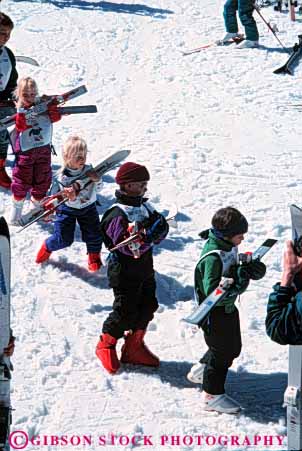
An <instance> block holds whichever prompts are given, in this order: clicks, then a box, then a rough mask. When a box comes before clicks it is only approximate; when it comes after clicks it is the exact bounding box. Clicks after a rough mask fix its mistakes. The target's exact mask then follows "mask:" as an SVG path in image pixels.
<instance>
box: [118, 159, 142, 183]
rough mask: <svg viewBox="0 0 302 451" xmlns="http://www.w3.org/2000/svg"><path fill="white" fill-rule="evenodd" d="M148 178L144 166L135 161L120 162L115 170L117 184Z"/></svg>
mask: <svg viewBox="0 0 302 451" xmlns="http://www.w3.org/2000/svg"><path fill="white" fill-rule="evenodd" d="M147 180H150V174H149V172H148V170H147V168H146V167H145V166H142V165H141V164H137V163H131V161H129V162H128V163H124V164H122V166H121V167H120V168H119V170H118V171H117V174H116V177H115V181H116V183H117V184H118V185H123V184H125V183H132V182H144V181H147Z"/></svg>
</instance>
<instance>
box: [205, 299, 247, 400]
mask: <svg viewBox="0 0 302 451" xmlns="http://www.w3.org/2000/svg"><path fill="white" fill-rule="evenodd" d="M210 315H211V316H210V326H209V333H205V334H204V338H205V341H206V344H207V345H208V347H209V349H208V351H207V352H206V353H205V355H204V356H203V357H202V359H201V360H200V362H201V363H205V364H206V366H205V369H204V373H203V384H202V388H203V390H204V391H205V392H206V393H209V394H211V395H221V394H223V393H224V392H225V390H224V384H225V380H226V377H227V372H228V369H229V368H230V366H231V365H232V363H233V360H234V359H235V358H236V357H238V356H239V354H240V351H241V334H240V322H239V313H238V310H237V309H236V310H235V311H234V312H232V313H225V309H224V307H216V308H214V309H213V311H212V312H211V314H210Z"/></svg>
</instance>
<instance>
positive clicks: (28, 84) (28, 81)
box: [14, 77, 38, 103]
mask: <svg viewBox="0 0 302 451" xmlns="http://www.w3.org/2000/svg"><path fill="white" fill-rule="evenodd" d="M24 88H33V89H34V90H35V91H36V95H38V85H37V83H36V81H35V80H34V79H33V78H31V77H22V78H20V80H19V81H18V84H17V87H16V89H15V93H14V94H15V97H16V98H17V100H18V103H20V94H21V92H22V90H23V89H24Z"/></svg>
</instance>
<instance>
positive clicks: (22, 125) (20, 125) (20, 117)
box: [15, 113, 31, 132]
mask: <svg viewBox="0 0 302 451" xmlns="http://www.w3.org/2000/svg"><path fill="white" fill-rule="evenodd" d="M15 120H16V129H17V131H18V132H24V130H27V129H28V128H30V127H31V126H30V125H27V123H26V117H25V114H24V113H17V114H16V119H15Z"/></svg>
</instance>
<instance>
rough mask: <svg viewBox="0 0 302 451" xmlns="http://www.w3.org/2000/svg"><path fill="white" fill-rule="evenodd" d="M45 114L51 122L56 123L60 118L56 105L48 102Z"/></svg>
mask: <svg viewBox="0 0 302 451" xmlns="http://www.w3.org/2000/svg"><path fill="white" fill-rule="evenodd" d="M47 113H48V116H49V119H50V120H51V122H58V121H59V120H61V118H62V114H61V113H60V111H59V110H58V105H56V104H55V103H53V102H50V103H49V104H48V106H47Z"/></svg>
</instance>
